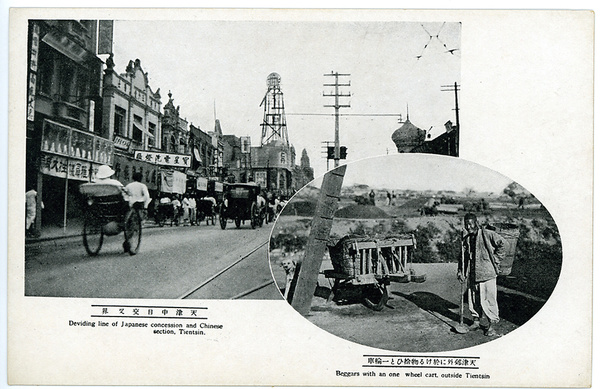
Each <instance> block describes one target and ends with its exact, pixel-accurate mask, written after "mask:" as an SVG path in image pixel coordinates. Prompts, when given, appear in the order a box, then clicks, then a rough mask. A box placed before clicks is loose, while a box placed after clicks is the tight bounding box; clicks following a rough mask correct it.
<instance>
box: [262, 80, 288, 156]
mask: <svg viewBox="0 0 600 389" xmlns="http://www.w3.org/2000/svg"><path fill="white" fill-rule="evenodd" d="M280 83H281V76H280V75H279V74H277V73H271V74H269V76H268V77H267V93H266V94H265V97H264V98H263V100H262V102H261V103H260V106H263V105H264V107H265V114H264V117H263V122H262V124H261V126H262V135H261V137H260V145H261V146H264V145H266V144H268V143H270V142H272V141H274V140H280V141H282V142H283V143H285V145H286V146H289V140H288V133H287V124H286V122H285V107H284V104H283V92H282V91H281V87H280Z"/></svg>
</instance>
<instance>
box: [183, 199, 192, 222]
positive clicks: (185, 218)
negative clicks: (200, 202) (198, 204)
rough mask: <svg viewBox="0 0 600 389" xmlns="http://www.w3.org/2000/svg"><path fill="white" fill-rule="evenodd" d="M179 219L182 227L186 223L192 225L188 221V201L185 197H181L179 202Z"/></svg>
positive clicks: (189, 220)
mask: <svg viewBox="0 0 600 389" xmlns="http://www.w3.org/2000/svg"><path fill="white" fill-rule="evenodd" d="M181 218H182V225H185V223H186V222H187V223H188V224H189V225H192V224H191V219H190V199H189V198H188V197H187V196H183V199H182V200H181Z"/></svg>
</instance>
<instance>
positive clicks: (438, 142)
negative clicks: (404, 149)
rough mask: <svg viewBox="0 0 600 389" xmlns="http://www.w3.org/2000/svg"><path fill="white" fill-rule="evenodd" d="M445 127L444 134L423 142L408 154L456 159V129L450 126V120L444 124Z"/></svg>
mask: <svg viewBox="0 0 600 389" xmlns="http://www.w3.org/2000/svg"><path fill="white" fill-rule="evenodd" d="M445 127H446V132H444V133H443V134H441V135H439V136H438V137H436V138H434V139H432V140H429V141H426V142H423V143H422V144H420V145H418V146H416V147H414V148H413V149H412V150H411V151H410V152H411V153H425V154H439V155H448V156H451V157H458V146H459V145H458V129H457V128H456V126H453V125H452V122H451V121H450V120H448V121H447V122H446V124H445Z"/></svg>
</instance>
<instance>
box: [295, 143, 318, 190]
mask: <svg viewBox="0 0 600 389" xmlns="http://www.w3.org/2000/svg"><path fill="white" fill-rule="evenodd" d="M293 169H294V170H293V172H292V180H293V181H292V187H293V188H295V189H296V190H298V189H300V188H302V187H303V186H304V185H306V184H308V183H309V182H311V181H312V180H314V179H315V171H314V169H313V168H312V167H310V159H309V158H308V153H307V152H306V149H303V150H302V156H301V157H300V166H298V165H295V166H294V168H293Z"/></svg>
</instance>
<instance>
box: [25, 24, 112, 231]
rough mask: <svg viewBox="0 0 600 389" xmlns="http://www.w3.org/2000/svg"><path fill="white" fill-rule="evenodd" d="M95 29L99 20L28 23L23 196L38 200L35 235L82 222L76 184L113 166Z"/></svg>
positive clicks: (91, 178)
mask: <svg viewBox="0 0 600 389" xmlns="http://www.w3.org/2000/svg"><path fill="white" fill-rule="evenodd" d="M104 28H105V30H104V31H106V28H107V27H106V25H104ZM108 29H109V30H110V31H111V32H112V23H110V24H109V25H108ZM97 30H98V21H97V20H30V22H29V34H28V58H27V69H28V75H27V76H28V89H27V118H26V120H27V133H26V134H27V141H26V185H27V188H26V190H30V189H34V190H36V191H37V194H38V201H37V218H36V222H35V228H36V230H38V231H39V230H40V229H41V227H42V224H44V225H46V224H58V225H65V224H66V223H67V220H68V219H70V218H71V217H75V216H77V215H79V214H80V209H79V201H78V200H79V198H78V186H79V184H81V183H82V182H86V181H90V180H93V178H94V172H95V171H96V170H97V168H98V166H99V165H101V164H109V165H112V156H113V144H112V140H111V139H106V136H105V134H103V133H102V128H101V119H102V104H101V101H102V97H101V94H100V86H101V82H102V80H101V78H102V65H103V61H102V60H101V59H100V58H99V57H98V55H97V43H98V32H97ZM39 200H41V201H39ZM42 202H43V204H44V205H45V207H44V209H43V211H42V207H41V204H42Z"/></svg>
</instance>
